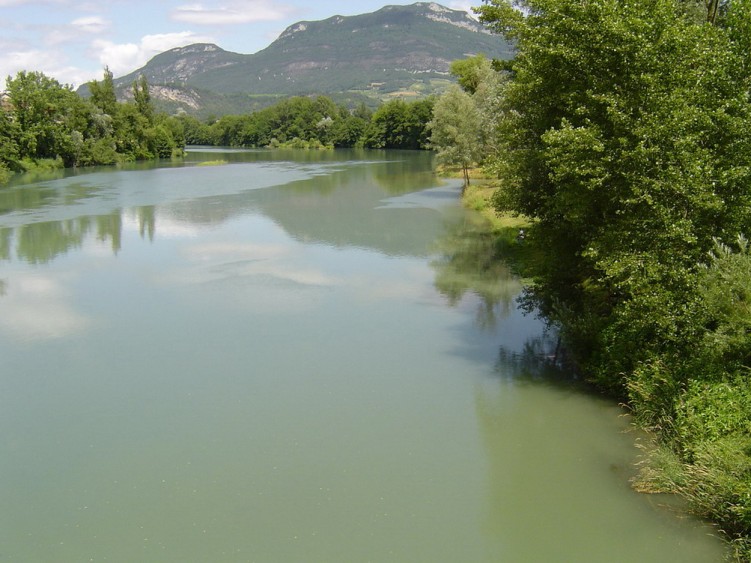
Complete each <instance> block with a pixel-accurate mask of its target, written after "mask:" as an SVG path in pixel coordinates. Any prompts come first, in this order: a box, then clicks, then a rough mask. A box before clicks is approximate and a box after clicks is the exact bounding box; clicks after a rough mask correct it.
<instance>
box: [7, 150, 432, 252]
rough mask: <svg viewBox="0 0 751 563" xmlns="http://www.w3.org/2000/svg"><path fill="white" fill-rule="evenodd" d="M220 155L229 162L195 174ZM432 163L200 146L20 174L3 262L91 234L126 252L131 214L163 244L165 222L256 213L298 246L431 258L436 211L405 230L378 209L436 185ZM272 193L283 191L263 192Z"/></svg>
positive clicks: (11, 197)
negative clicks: (145, 159) (37, 176)
mask: <svg viewBox="0 0 751 563" xmlns="http://www.w3.org/2000/svg"><path fill="white" fill-rule="evenodd" d="M217 154H221V156H222V158H223V159H226V160H228V162H229V163H230V164H228V165H227V166H215V167H202V168H195V165H196V164H198V163H200V162H204V161H207V160H211V159H216V158H217ZM358 159H359V160H358ZM278 163H280V164H278ZM248 166H252V168H247V167H248ZM431 167H432V160H431V157H430V155H429V154H427V153H406V152H405V153H400V152H393V151H392V152H389V153H386V152H384V151H366V152H363V151H291V150H279V151H264V150H258V151H229V152H226V151H221V152H220V151H211V150H201V151H197V152H191V153H190V154H189V155H188V157H187V158H186V160H185V161H181V162H172V163H170V162H162V163H160V167H156V165H155V164H154V163H138V164H133V165H126V166H123V167H120V168H115V167H112V168H109V169H103V168H97V169H95V170H91V171H88V174H77V173H76V174H74V173H73V172H70V173H68V172H65V173H64V174H62V176H61V175H60V173H59V171H54V172H52V173H50V174H49V176H47V177H46V181H44V182H40V183H36V184H33V183H32V184H30V183H28V178H25V177H20V178H18V179H16V180H15V181H14V182H13V183H12V184H11V185H9V186H8V187H6V188H4V189H2V190H0V259H3V260H10V259H12V258H13V257H15V258H17V259H19V260H23V261H26V262H28V263H31V264H42V263H48V262H50V261H51V260H53V259H55V258H56V257H58V256H61V255H63V254H66V253H67V252H69V251H70V250H71V249H76V248H80V247H81V246H82V244H83V242H84V241H85V239H86V238H87V237H89V236H92V237H95V238H96V239H97V240H98V241H109V242H110V246H111V250H112V252H113V254H117V253H118V252H119V251H120V250H121V248H122V244H123V226H124V217H126V216H128V217H129V216H133V217H135V220H136V222H137V225H138V233H139V234H140V236H141V237H142V238H147V239H148V240H150V241H154V239H155V237H156V236H158V233H159V230H160V224H168V223H169V224H171V225H175V224H182V225H184V227H185V228H184V229H183V230H189V229H191V228H193V227H196V226H200V227H213V226H218V225H220V224H222V223H225V222H227V221H231V220H233V219H235V218H238V217H241V216H243V215H246V214H248V213H261V214H263V215H266V216H268V217H270V218H271V219H272V220H273V221H274V222H275V223H277V224H279V225H280V226H281V227H282V228H283V229H285V230H286V231H287V232H288V233H289V234H290V235H291V236H292V237H293V238H295V239H296V240H299V241H305V242H313V243H315V242H320V243H324V244H327V245H333V246H337V247H347V246H354V247H361V248H373V249H375V250H377V251H380V252H384V253H386V254H389V255H404V256H407V255H411V256H425V255H427V253H428V252H429V249H430V244H431V242H432V240H433V239H434V237H435V236H437V234H438V228H439V225H436V223H435V221H433V218H434V216H433V215H432V214H431V213H430V212H429V211H428V210H425V212H424V213H417V214H414V219H413V220H412V221H410V222H408V223H406V224H405V222H404V221H402V217H401V216H399V214H398V212H397V211H394V210H391V211H390V212H383V213H380V212H379V213H373V210H374V209H377V208H379V207H380V206H381V203H382V201H383V198H384V194H389V195H399V194H403V193H407V192H415V191H418V190H421V189H423V188H426V187H429V186H432V185H434V177H433V174H432V168H431ZM188 169H191V170H190V171H189V170H188ZM105 171H106V172H105ZM124 172H137V173H135V174H125V173H124ZM188 172H189V173H190V174H191V177H190V178H187V177H186V173H188ZM270 187H279V188H281V189H275V190H269V189H259V188H270ZM194 192H196V193H194ZM444 203H445V202H444Z"/></svg>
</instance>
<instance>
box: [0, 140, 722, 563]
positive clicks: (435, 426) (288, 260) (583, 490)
mask: <svg viewBox="0 0 751 563" xmlns="http://www.w3.org/2000/svg"><path fill="white" fill-rule="evenodd" d="M213 161H217V162H214V164H216V165H209V166H201V165H199V164H201V163H211V162H213ZM431 167H432V162H431V157H430V155H429V154H427V153H410V152H381V151H369V152H363V151H360V152H357V151H322V152H316V151H311V152H305V151H299V152H296V151H252V150H248V151H241V150H219V149H200V148H195V149H193V150H192V151H190V152H189V153H188V155H187V157H186V158H185V160H184V161H179V162H169V161H167V162H161V163H146V164H144V163H141V164H132V165H127V166H122V167H119V168H116V167H112V168H98V169H91V170H82V171H64V172H63V171H59V172H55V173H51V174H49V175H43V174H40V175H38V176H35V177H32V176H24V177H20V178H16V179H15V180H14V181H13V183H11V184H10V185H8V186H6V187H3V188H0V358H2V369H1V370H0V448H1V449H2V457H1V458H0V459H1V460H2V461H0V506H1V508H0V561H14V562H15V561H18V562H42V561H45V562H46V561H50V562H52V561H54V562H82V561H110V562H112V561H115V562H134V561H148V562H193V561H195V562H225V561H226V562H239V561H258V562H277V561H278V562H293V561H300V562H302V561H305V562H313V561H315V562H318V561H320V562H354V561H362V562H365V561H378V562H380V561H399V562H418V561H425V562H431V563H436V562H458V561H467V562H509V563H517V562H538V561H539V562H576V563H587V562H592V563H595V562H596V563H601V562H608V563H618V562H624V563H626V562H629V563H630V562H639V563H648V562H660V563H665V562H672V561H674V562H680V563H690V562H697V563H698V562H702V563H707V562H711V561H721V560H722V558H723V555H724V548H723V544H722V542H720V540H718V539H717V537H716V536H714V535H713V534H712V529H711V528H710V527H708V526H707V525H705V524H702V523H700V522H697V521H695V520H694V519H692V518H689V517H687V516H685V515H683V514H682V513H681V512H680V511H679V510H677V509H676V508H675V507H673V508H670V507H671V506H673V503H672V502H671V501H670V499H669V498H664V497H661V496H647V495H640V494H637V493H634V492H633V491H632V490H631V489H630V487H629V478H630V477H631V476H632V475H633V472H634V464H635V462H636V461H637V457H638V451H637V449H636V447H635V445H634V444H635V442H636V440H637V438H638V436H637V435H636V434H635V433H634V432H633V431H630V425H629V420H628V418H627V417H625V416H624V413H623V412H622V410H621V409H620V408H619V407H618V406H617V405H614V404H612V403H611V402H610V401H607V400H604V399H602V398H598V397H596V396H593V395H592V394H589V393H587V392H586V391H584V390H582V389H581V388H580V387H579V386H578V385H576V384H575V382H573V381H571V378H570V377H569V376H568V375H567V374H563V373H559V372H557V371H556V370H555V369H552V368H551V367H550V366H549V365H548V364H549V362H547V357H548V356H549V355H550V350H551V342H550V340H551V337H550V336H549V335H546V334H545V332H544V327H543V325H542V324H541V322H540V321H539V320H538V319H536V318H535V317H534V316H525V315H523V314H522V313H521V312H520V311H519V310H518V309H517V307H516V302H515V298H516V296H517V295H518V294H519V292H520V291H521V287H520V284H519V282H518V280H516V279H515V278H514V277H513V276H512V275H511V274H510V273H509V271H508V270H507V268H506V267H505V266H504V265H503V264H499V263H492V262H489V261H488V240H489V239H488V237H487V233H486V231H485V230H484V229H485V227H484V226H483V225H482V223H481V222H480V221H479V218H478V217H477V216H476V215H474V214H473V213H471V212H469V211H466V210H464V209H462V208H461V205H460V202H459V194H460V185H459V184H458V183H457V182H456V181H453V180H448V181H447V180H439V179H436V178H435V176H434V175H433V174H432V172H431Z"/></svg>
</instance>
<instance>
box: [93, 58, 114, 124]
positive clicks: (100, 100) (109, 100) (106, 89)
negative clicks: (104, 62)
mask: <svg viewBox="0 0 751 563" xmlns="http://www.w3.org/2000/svg"><path fill="white" fill-rule="evenodd" d="M113 78H114V77H113V75H112V71H111V70H110V69H109V67H104V78H103V79H102V81H101V82H97V81H96V80H92V81H91V82H89V83H88V86H89V92H91V98H90V99H91V103H93V104H94V105H95V106H96V107H98V108H99V109H100V110H102V112H103V113H105V114H107V115H110V116H111V115H115V113H117V107H118V104H117V96H116V94H115V82H114V80H113Z"/></svg>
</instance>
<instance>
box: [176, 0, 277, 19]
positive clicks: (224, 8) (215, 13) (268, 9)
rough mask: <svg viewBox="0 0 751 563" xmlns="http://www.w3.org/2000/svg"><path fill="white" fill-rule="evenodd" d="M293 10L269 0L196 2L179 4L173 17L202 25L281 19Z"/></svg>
mask: <svg viewBox="0 0 751 563" xmlns="http://www.w3.org/2000/svg"><path fill="white" fill-rule="evenodd" d="M291 12H292V8H290V7H288V6H285V5H284V4H278V3H274V2H271V1H268V0H251V1H246V2H238V1H230V2H225V3H221V4H208V5H207V4H201V3H195V4H185V5H183V6H178V7H177V8H176V9H175V11H174V12H172V19H174V20H177V21H181V22H188V23H194V24H201V25H226V24H243V23H251V22H259V21H274V20H280V19H282V18H284V17H285V16H287V15H288V14H289V13H291Z"/></svg>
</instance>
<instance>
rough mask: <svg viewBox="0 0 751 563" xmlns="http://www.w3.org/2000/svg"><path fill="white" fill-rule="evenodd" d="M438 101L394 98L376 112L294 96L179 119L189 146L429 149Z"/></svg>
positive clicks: (315, 98) (328, 100)
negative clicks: (245, 109)
mask: <svg viewBox="0 0 751 563" xmlns="http://www.w3.org/2000/svg"><path fill="white" fill-rule="evenodd" d="M432 113H433V99H432V98H427V99H422V100H418V101H414V102H406V101H404V100H400V99H395V100H391V101H388V102H386V103H384V104H383V105H381V106H380V107H379V108H378V109H377V110H375V112H373V111H371V110H370V109H368V108H367V107H366V106H365V105H360V106H359V107H358V108H356V109H354V110H350V109H349V108H347V107H346V106H343V105H337V104H336V103H334V102H333V101H332V100H331V99H330V98H328V97H326V96H317V97H307V96H295V97H292V98H288V99H286V100H283V101H281V102H279V103H277V104H276V105H274V106H271V107H268V108H265V109H262V110H259V111H256V112H254V113H248V114H244V115H225V116H223V117H221V118H219V119H209V120H207V121H200V120H199V119H197V118H195V117H192V116H187V115H185V116H181V117H179V118H177V119H178V120H179V121H180V123H181V124H182V126H183V131H184V135H185V141H186V143H187V144H190V145H215V146H230V147H278V146H287V147H293V148H325V147H329V148H343V147H355V146H358V147H365V148H375V149H425V148H427V147H428V137H429V132H428V129H427V124H428V122H429V121H430V119H431V117H432Z"/></svg>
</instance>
